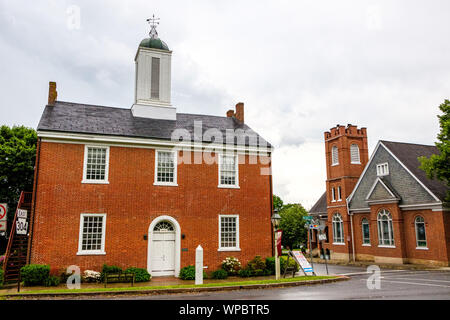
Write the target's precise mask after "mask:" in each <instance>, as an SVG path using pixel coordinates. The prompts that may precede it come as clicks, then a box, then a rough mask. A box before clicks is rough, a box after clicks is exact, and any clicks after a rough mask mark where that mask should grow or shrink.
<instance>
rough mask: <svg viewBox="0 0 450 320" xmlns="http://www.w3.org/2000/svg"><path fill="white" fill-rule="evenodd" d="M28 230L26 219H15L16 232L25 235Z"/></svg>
mask: <svg viewBox="0 0 450 320" xmlns="http://www.w3.org/2000/svg"><path fill="white" fill-rule="evenodd" d="M27 231H28V222H27V220H26V219H23V218H18V219H17V221H16V233H17V234H21V235H26V234H27Z"/></svg>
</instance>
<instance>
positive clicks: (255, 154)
mask: <svg viewBox="0 0 450 320" xmlns="http://www.w3.org/2000/svg"><path fill="white" fill-rule="evenodd" d="M171 60H172V51H171V50H170V49H169V47H168V45H167V44H166V43H165V42H164V41H162V40H161V39H160V38H159V36H158V34H157V32H156V28H155V24H153V25H152V30H151V32H150V37H149V38H146V39H144V40H143V41H142V42H141V43H140V44H139V46H138V49H137V53H136V56H135V72H136V75H135V92H134V97H135V98H134V102H133V103H132V101H130V106H131V107H128V108H116V107H109V106H98V105H89V104H83V103H76V102H65V101H60V100H58V99H57V92H56V83H54V82H51V83H50V88H49V99H48V104H47V105H46V106H45V109H44V111H43V114H42V117H41V120H40V122H39V125H38V127H37V134H38V146H37V150H38V151H37V159H36V170H35V184H34V191H33V205H32V209H31V215H30V228H29V244H28V255H27V263H32V264H48V265H50V266H51V268H52V269H54V268H61V269H64V268H67V267H68V266H70V265H77V266H79V267H80V268H81V270H82V271H83V270H86V269H90V270H97V271H99V270H100V269H101V268H102V265H103V264H108V265H117V266H120V267H122V268H127V267H138V268H146V269H147V270H148V271H149V272H150V273H151V275H152V276H167V275H173V276H178V274H179V271H180V268H182V267H185V266H188V265H193V264H194V263H195V249H196V248H197V246H199V245H201V246H202V247H203V249H204V266H205V268H206V269H205V270H206V271H214V270H217V269H218V268H219V267H220V266H221V263H222V261H223V260H224V259H225V258H226V257H230V256H233V257H236V258H238V259H239V260H240V262H241V263H242V265H244V266H245V265H246V263H247V262H248V261H249V260H251V259H253V258H254V257H255V256H256V255H260V256H261V257H263V258H265V257H269V256H272V250H273V248H272V226H271V220H270V218H271V215H272V177H271V154H272V152H273V148H272V146H271V145H270V144H269V143H268V142H267V141H266V140H264V139H263V138H262V137H261V136H260V135H258V134H257V133H256V132H255V131H253V130H252V129H251V128H250V127H249V126H248V125H247V124H246V123H245V121H244V104H243V103H237V105H236V108H235V110H234V109H232V110H229V111H228V112H226V113H225V110H224V116H217V115H205V114H188V113H180V112H179V111H181V109H182V107H181V106H175V105H173V104H172V101H171V94H172V91H171V82H172V80H171V76H172V69H171Z"/></svg>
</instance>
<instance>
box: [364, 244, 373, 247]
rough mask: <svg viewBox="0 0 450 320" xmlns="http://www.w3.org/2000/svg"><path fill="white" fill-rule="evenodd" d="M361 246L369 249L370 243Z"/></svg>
mask: <svg viewBox="0 0 450 320" xmlns="http://www.w3.org/2000/svg"><path fill="white" fill-rule="evenodd" d="M362 246H363V247H371V246H372V245H371V244H370V243H363V244H362Z"/></svg>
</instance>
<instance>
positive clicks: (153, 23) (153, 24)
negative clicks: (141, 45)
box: [147, 15, 160, 39]
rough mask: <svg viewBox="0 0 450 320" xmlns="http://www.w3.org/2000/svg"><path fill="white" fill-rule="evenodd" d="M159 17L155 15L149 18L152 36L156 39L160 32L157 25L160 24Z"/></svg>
mask: <svg viewBox="0 0 450 320" xmlns="http://www.w3.org/2000/svg"><path fill="white" fill-rule="evenodd" d="M159 20H160V19H159V18H155V15H153V17H151V18H149V19H147V22H148V23H149V24H150V28H151V29H150V33H149V35H150V38H152V39H156V38H158V32H157V31H156V26H157V25H158V24H159Z"/></svg>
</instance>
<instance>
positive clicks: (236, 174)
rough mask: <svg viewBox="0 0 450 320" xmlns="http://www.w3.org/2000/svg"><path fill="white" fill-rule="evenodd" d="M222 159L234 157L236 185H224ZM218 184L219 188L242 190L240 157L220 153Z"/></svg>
mask: <svg viewBox="0 0 450 320" xmlns="http://www.w3.org/2000/svg"><path fill="white" fill-rule="evenodd" d="M222 157H230V158H231V157H234V172H235V177H234V182H235V183H234V184H222V183H221V181H220V180H221V179H220V177H221V173H222V172H221V167H222ZM217 171H218V184H217V187H218V188H229V189H240V187H239V155H238V154H235V153H232V154H230V153H227V152H220V153H219V161H218V170H217Z"/></svg>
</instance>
